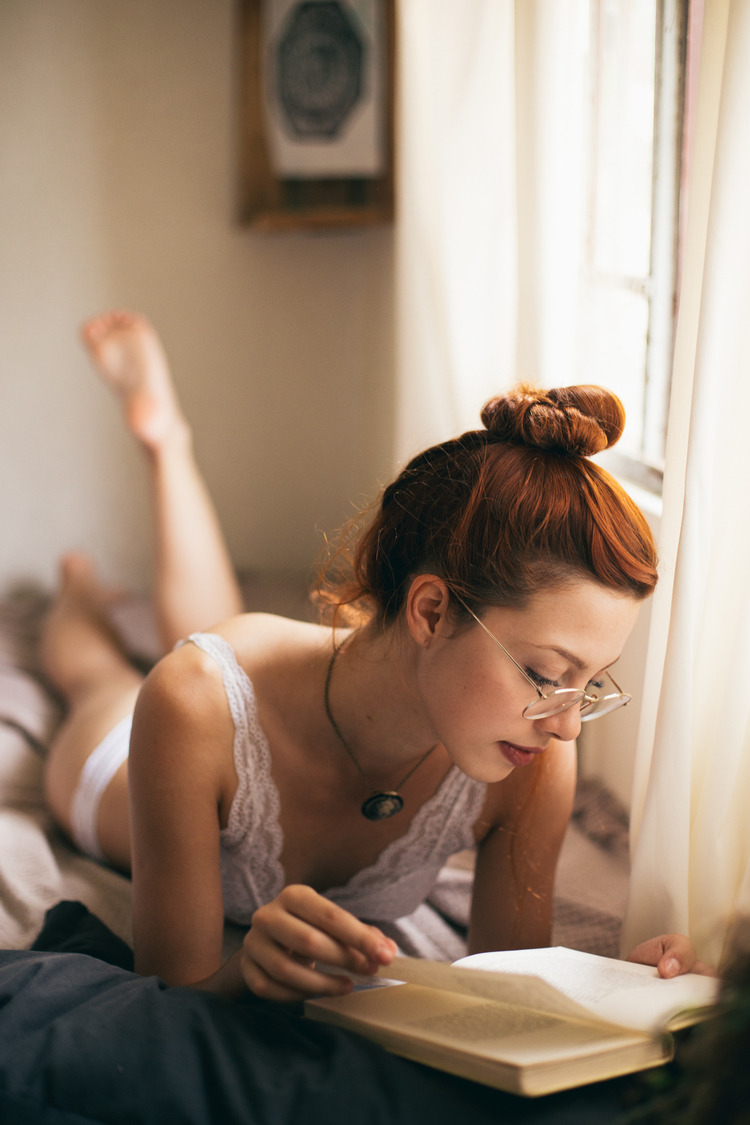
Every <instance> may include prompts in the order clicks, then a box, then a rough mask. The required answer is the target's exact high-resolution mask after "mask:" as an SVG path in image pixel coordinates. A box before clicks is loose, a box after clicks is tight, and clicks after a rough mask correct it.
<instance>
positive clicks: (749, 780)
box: [623, 0, 750, 964]
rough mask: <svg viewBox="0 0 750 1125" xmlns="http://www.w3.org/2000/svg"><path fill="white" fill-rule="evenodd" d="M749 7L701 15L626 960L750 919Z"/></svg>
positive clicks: (701, 942) (722, 0) (700, 939)
mask: <svg viewBox="0 0 750 1125" xmlns="http://www.w3.org/2000/svg"><path fill="white" fill-rule="evenodd" d="M749 58H750V5H748V4H747V3H745V2H744V0H712V2H711V3H710V4H707V5H706V11H705V18H704V25H703V40H702V50H701V63H700V77H699V86H698V101H697V111H696V114H697V115H696V132H695V140H694V149H693V158H692V173H691V182H690V187H689V204H688V208H689V209H688V219H687V239H686V249H685V257H684V265H683V289H682V297H681V303H680V312H679V319H678V328H677V339H676V353H675V365H674V373H673V384H672V404H671V408H670V419H669V438H668V444H667V456H666V470H665V479H664V518H663V524H662V534H661V550H662V556H663V564H662V578H661V582H660V587H659V589H658V590H657V593H656V595H655V602H654V607H653V615H652V626H651V636H650V643H649V657H648V663H647V669H646V673H647V674H646V693H645V698H644V706H643V709H642V713H641V727H640V732H639V743H638V756H637V762H636V773H635V781H634V792H633V815H632V825H631V834H632V852H633V862H632V879H631V895H630V902H629V906H628V912H627V916H626V920H625V926H624V929H623V949H624V950H625V949H626V948H629V947H632V946H633V945H634V944H636V943H637V942H638V941H641V940H643V939H644V938H646V937H649V936H652V935H653V934H654V933H658V932H669V931H680V932H685V933H689V934H690V935H691V937H692V938H693V941H694V943H695V944H696V947H697V948H698V951H699V954H700V956H701V957H703V958H704V959H706V960H709V961H711V962H712V963H714V964H719V962H720V960H721V957H722V955H723V953H724V952H725V946H726V940H727V935H728V932H729V930H730V928H731V924H732V920H733V918H734V917H735V915H736V913H737V912H739V911H744V912H748V911H750V816H748V812H747V798H748V796H749V795H750V691H748V690H747V688H746V687H745V686H744V684H743V680H744V676H745V674H746V672H745V670H746V669H747V668H749V667H750V664H749V663H748V661H749V660H750V583H748V569H749V568H748V562H749V560H750V515H749V514H748V510H747V499H746V488H747V482H748V481H749V480H750V441H749V440H748V435H747V425H746V414H745V409H744V403H745V400H746V398H747V394H748V389H750V316H748V310H749V309H750V208H748V202H747V201H748V199H749V198H750V149H749V147H748V144H747V121H748V119H750V68H748V66H747V60H748V59H749Z"/></svg>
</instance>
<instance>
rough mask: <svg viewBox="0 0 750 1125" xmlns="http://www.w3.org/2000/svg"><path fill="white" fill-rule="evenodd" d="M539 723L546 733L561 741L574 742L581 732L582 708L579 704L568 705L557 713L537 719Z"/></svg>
mask: <svg viewBox="0 0 750 1125" xmlns="http://www.w3.org/2000/svg"><path fill="white" fill-rule="evenodd" d="M537 723H538V724H539V725H540V726H541V728H542V730H544V731H545V733H546V734H549V735H550V736H551V737H552V738H556V739H557V740H558V741H559V742H572V741H573V739H574V738H578V735H579V734H580V733H581V708H580V707H579V706H578V705H577V704H576V706H575V707H567V708H566V709H565V710H564V711H558V712H557V714H556V715H548V716H547V718H546V719H537Z"/></svg>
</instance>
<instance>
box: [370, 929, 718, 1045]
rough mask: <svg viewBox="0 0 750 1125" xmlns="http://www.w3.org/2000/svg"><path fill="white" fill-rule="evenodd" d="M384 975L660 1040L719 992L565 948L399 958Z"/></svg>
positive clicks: (690, 979) (696, 980)
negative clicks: (447, 959) (676, 1018)
mask: <svg viewBox="0 0 750 1125" xmlns="http://www.w3.org/2000/svg"><path fill="white" fill-rule="evenodd" d="M382 974H383V975H384V976H388V977H389V978H391V979H397V980H406V981H409V982H410V983H413V984H421V985H424V986H426V987H432V988H438V989H441V990H444V991H449V992H461V993H464V994H467V995H472V996H477V997H482V998H484V999H486V1000H495V1001H499V1002H501V1003H505V1004H512V1005H514V1006H518V1007H526V1008H531V1009H534V1010H536V1011H541V1012H546V1013H548V1014H554V1015H558V1016H562V1017H565V1018H568V1019H576V1020H588V1021H596V1022H600V1021H601V1022H603V1023H607V1024H610V1025H616V1026H618V1027H622V1028H627V1029H629V1030H637V1031H641V1032H643V1033H644V1034H658V1032H659V1031H660V1030H662V1029H663V1028H664V1027H665V1026H666V1024H667V1023H668V1022H669V1020H670V1019H671V1017H672V1016H673V1015H675V1014H676V1013H678V1012H682V1011H684V1010H685V1009H690V1008H702V1007H705V1006H708V1005H710V1004H712V1003H713V1002H714V1001H715V999H716V996H717V992H718V981H716V980H714V979H712V978H710V977H699V976H695V975H692V974H689V975H686V976H681V977H676V978H674V979H673V980H668V981H667V980H662V979H661V978H660V977H659V976H658V974H657V972H656V969H654V968H651V967H650V966H645V965H636V964H632V963H630V962H626V961H617V960H615V959H613V958H609V957H598V956H596V955H595V954H591V953H581V952H579V951H577V950H571V949H565V948H562V947H557V948H552V949H532V950H509V951H502V952H498V953H482V954H477V955H475V956H473V957H469V958H463V960H462V961H461V962H458V963H457V964H456V965H455V966H449V965H444V964H441V963H438V962H431V961H417V960H414V959H412V958H397V959H396V960H395V961H393V962H392V964H391V965H390V966H388V967H387V968H386V969H384V970H382ZM471 974H475V975H476V979H474V980H472V977H471Z"/></svg>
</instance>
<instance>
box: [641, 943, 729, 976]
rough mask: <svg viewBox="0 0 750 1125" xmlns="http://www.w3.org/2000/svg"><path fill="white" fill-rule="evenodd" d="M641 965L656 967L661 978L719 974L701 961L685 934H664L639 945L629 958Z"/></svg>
mask: <svg viewBox="0 0 750 1125" xmlns="http://www.w3.org/2000/svg"><path fill="white" fill-rule="evenodd" d="M628 961H636V962H637V963H638V964H639V965H655V966H656V968H657V969H658V971H659V976H660V977H667V978H669V977H678V976H680V975H681V974H682V973H699V974H700V975H701V976H705V977H715V976H717V973H716V972H715V970H714V969H712V968H711V966H710V965H707V964H706V963H705V962H704V961H699V960H698V958H697V955H696V952H695V949H694V948H693V943H692V942H691V940H690V938H688V937H685V935H684V934H662V935H661V937H655V938H650V939H649V941H643V942H641V944H640V945H637V946H636V947H635V949H634V950H633V952H632V953H631V954H630V956H629V957H628Z"/></svg>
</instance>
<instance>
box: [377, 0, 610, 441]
mask: <svg viewBox="0 0 750 1125" xmlns="http://www.w3.org/2000/svg"><path fill="white" fill-rule="evenodd" d="M397 12H398V35H399V60H400V61H399V75H398V79H399V87H400V112H399V129H398V138H399V140H398V168H399V173H398V218H397V291H398V299H397V308H398V315H397V320H398V362H399V368H400V375H399V380H398V393H397V425H396V449H395V453H396V458H397V460H398V461H403V460H404V459H405V458H406V457H408V456H410V455H411V454H413V453H415V452H416V451H417V450H419V449H421V448H423V447H424V446H426V445H429V444H431V443H432V442H435V441H439V440H442V439H444V438H447V437H452V436H454V435H455V434H457V433H459V432H460V431H462V430H465V429H470V428H475V427H476V426H477V425H478V424H479V419H478V415H479V409H480V407H481V405H482V403H483V402H484V401H485V400H486V399H487V398H489V397H490V396H491V395H492V394H494V393H497V392H498V391H499V390H502V389H503V388H504V387H507V386H508V385H510V384H511V383H514V382H516V381H518V379H528V380H530V381H538V382H540V383H547V384H548V385H549V384H558V385H559V384H562V383H566V382H572V381H574V380H573V354H574V339H573V336H574V331H575V329H574V325H575V320H576V318H575V315H574V308H575V299H576V291H575V290H576V287H575V285H574V284H573V279H575V278H576V277H577V273H578V255H579V252H580V251H579V247H580V245H581V238H580V224H581V222H582V220H583V215H584V207H585V191H584V189H583V184H582V179H581V170H580V169H581V167H582V161H581V160H580V159H578V158H577V157H578V150H579V146H580V144H581V135H582V127H583V122H584V119H585V115H584V113H583V106H582V99H583V97H584V86H583V84H584V79H585V68H584V66H583V62H582V60H583V55H584V53H585V50H586V44H587V31H588V3H587V0H515V2H514V0H401V2H400V3H399V4H398V5H397Z"/></svg>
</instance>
